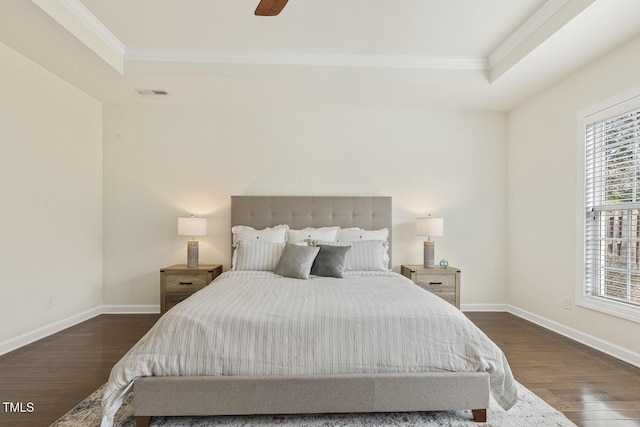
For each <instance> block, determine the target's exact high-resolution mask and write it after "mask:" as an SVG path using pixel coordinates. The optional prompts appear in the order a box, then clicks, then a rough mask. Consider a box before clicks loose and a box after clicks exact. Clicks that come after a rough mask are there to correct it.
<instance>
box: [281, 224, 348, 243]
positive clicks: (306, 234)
mask: <svg viewBox="0 0 640 427" xmlns="http://www.w3.org/2000/svg"><path fill="white" fill-rule="evenodd" d="M339 231H340V227H320V228H313V227H307V228H303V229H302V230H291V229H289V230H287V241H288V242H289V243H297V242H303V241H307V242H308V241H311V240H323V241H326V242H335V241H336V240H337V238H338V232H339Z"/></svg>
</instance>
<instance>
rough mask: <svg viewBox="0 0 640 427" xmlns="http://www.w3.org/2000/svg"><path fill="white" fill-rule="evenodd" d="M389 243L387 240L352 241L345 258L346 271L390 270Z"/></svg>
mask: <svg viewBox="0 0 640 427" xmlns="http://www.w3.org/2000/svg"><path fill="white" fill-rule="evenodd" d="M388 249H389V244H388V243H387V241H386V240H361V241H356V242H351V249H349V252H347V254H346V256H345V259H344V269H345V271H389V255H388V253H387V251H388Z"/></svg>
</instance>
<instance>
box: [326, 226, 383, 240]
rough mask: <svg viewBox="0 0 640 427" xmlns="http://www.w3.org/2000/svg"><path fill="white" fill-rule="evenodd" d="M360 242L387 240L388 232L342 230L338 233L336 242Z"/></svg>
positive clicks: (358, 229)
mask: <svg viewBox="0 0 640 427" xmlns="http://www.w3.org/2000/svg"><path fill="white" fill-rule="evenodd" d="M360 240H389V230H388V229H387V228H381V229H380V230H364V229H362V228H358V227H352V228H342V229H340V231H339V232H338V242H342V243H350V242H357V241H360Z"/></svg>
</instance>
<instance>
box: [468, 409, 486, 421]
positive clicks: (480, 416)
mask: <svg viewBox="0 0 640 427" xmlns="http://www.w3.org/2000/svg"><path fill="white" fill-rule="evenodd" d="M471 412H472V413H473V421H475V422H477V423H486V422H487V410H486V409H474V410H472V411H471Z"/></svg>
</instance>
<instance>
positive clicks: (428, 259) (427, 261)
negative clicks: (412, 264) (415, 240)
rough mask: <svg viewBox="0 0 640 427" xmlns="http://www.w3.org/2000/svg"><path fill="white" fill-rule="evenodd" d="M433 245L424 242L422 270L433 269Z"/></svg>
mask: <svg viewBox="0 0 640 427" xmlns="http://www.w3.org/2000/svg"><path fill="white" fill-rule="evenodd" d="M435 252H436V250H435V245H434V244H433V242H432V241H426V242H424V268H433V267H434V266H435V264H434V261H433V259H434V255H435Z"/></svg>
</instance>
